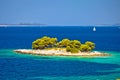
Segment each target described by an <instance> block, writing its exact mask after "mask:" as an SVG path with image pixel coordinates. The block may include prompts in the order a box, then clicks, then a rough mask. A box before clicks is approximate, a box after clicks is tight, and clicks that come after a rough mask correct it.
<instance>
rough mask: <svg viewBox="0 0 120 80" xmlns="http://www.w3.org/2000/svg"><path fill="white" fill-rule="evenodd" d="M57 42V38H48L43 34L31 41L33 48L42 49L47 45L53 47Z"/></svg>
mask: <svg viewBox="0 0 120 80" xmlns="http://www.w3.org/2000/svg"><path fill="white" fill-rule="evenodd" d="M56 43H57V38H50V37H47V36H44V37H42V38H40V39H37V40H35V41H34V42H33V43H32V48H33V49H44V48H48V47H53V46H54V45H55V44H56Z"/></svg>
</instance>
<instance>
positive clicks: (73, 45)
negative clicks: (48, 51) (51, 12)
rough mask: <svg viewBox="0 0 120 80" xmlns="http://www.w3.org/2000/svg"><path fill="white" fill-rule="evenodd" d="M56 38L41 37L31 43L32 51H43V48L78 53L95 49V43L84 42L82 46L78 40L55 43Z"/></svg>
mask: <svg viewBox="0 0 120 80" xmlns="http://www.w3.org/2000/svg"><path fill="white" fill-rule="evenodd" d="M57 40H58V39H57V38H50V37H48V36H43V37H42V38H39V39H37V40H35V41H33V42H32V48H33V49H45V48H53V47H56V48H66V51H67V52H71V53H78V52H79V51H81V52H85V51H91V50H93V49H94V48H95V43H93V42H90V41H86V42H85V43H84V44H81V42H80V41H79V40H69V39H67V38H66V39H63V40H61V41H59V42H57Z"/></svg>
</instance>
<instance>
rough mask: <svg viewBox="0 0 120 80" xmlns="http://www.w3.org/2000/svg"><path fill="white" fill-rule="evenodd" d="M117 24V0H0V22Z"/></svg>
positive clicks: (119, 4)
mask: <svg viewBox="0 0 120 80" xmlns="http://www.w3.org/2000/svg"><path fill="white" fill-rule="evenodd" d="M21 22H22V23H23V22H25V23H28V22H29V23H41V24H47V25H99V24H116V23H120V0H0V23H21Z"/></svg>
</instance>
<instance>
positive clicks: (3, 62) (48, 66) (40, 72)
mask: <svg viewBox="0 0 120 80" xmlns="http://www.w3.org/2000/svg"><path fill="white" fill-rule="evenodd" d="M104 52H107V53H109V54H112V56H107V57H74V56H71V57H68V56H67V57H65V56H38V55H29V54H18V53H15V52H13V50H12V49H1V50H0V80H107V79H108V80H116V79H119V78H120V52H115V51H113V52H112V51H111V52H109V51H104Z"/></svg>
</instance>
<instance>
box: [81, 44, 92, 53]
mask: <svg viewBox="0 0 120 80" xmlns="http://www.w3.org/2000/svg"><path fill="white" fill-rule="evenodd" d="M90 50H91V47H89V46H88V45H86V44H82V45H81V46H80V51H82V52H85V51H90Z"/></svg>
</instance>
